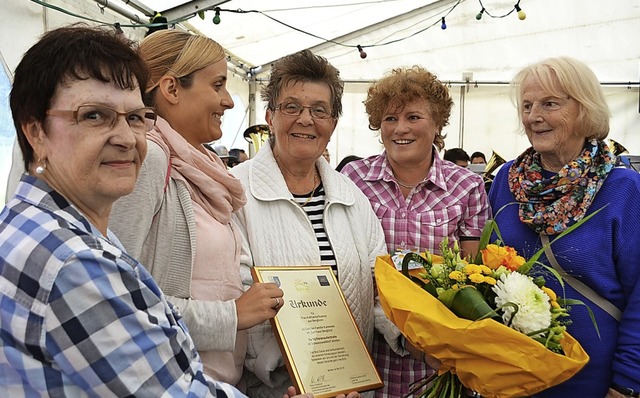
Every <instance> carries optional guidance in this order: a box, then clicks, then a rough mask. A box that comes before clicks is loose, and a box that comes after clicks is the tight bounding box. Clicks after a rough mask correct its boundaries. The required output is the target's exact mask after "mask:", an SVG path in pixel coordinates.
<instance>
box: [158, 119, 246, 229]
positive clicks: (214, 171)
mask: <svg viewBox="0 0 640 398" xmlns="http://www.w3.org/2000/svg"><path fill="white" fill-rule="evenodd" d="M147 139H149V140H150V141H153V142H155V143H156V144H158V145H159V146H160V147H161V148H162V149H163V150H164V152H165V153H166V154H167V155H168V156H169V159H170V160H171V178H173V179H174V180H181V181H184V182H185V184H186V185H187V187H188V189H189V192H190V194H191V200H193V201H194V202H196V203H198V204H199V205H200V206H202V208H203V209H204V210H205V211H206V212H207V213H208V214H210V215H211V216H212V217H213V218H215V219H216V220H218V221H219V222H220V223H222V224H228V223H230V222H231V213H233V212H235V211H237V210H238V209H240V208H241V207H242V206H244V204H245V203H246V202H247V198H246V196H245V194H244V188H243V187H242V183H241V182H240V180H238V179H237V178H235V177H234V176H232V175H231V174H229V172H228V171H227V168H226V167H225V165H224V163H222V160H220V158H219V157H218V156H216V155H215V154H213V153H211V151H208V150H206V149H205V150H204V153H203V152H201V151H199V150H198V149H197V148H194V147H193V146H192V145H190V144H189V143H188V142H187V141H186V140H185V139H184V138H183V137H182V136H181V135H180V134H179V133H178V132H177V131H175V130H174V129H173V128H172V127H171V126H170V125H169V123H168V122H167V121H166V120H164V119H162V118H160V117H158V121H157V123H156V127H155V130H152V131H149V132H148V133H147Z"/></svg>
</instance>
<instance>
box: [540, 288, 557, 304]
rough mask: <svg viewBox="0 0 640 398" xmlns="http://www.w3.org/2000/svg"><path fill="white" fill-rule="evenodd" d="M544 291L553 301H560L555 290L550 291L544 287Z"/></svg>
mask: <svg viewBox="0 0 640 398" xmlns="http://www.w3.org/2000/svg"><path fill="white" fill-rule="evenodd" d="M542 291H543V292H545V293H546V294H547V296H549V298H550V299H551V301H556V300H558V296H556V292H554V291H553V290H551V289H549V288H548V287H546V286H542Z"/></svg>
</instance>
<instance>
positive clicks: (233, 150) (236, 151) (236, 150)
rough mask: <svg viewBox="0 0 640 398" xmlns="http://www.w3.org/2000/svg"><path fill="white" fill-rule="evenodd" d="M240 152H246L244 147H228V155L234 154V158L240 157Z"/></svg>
mask: <svg viewBox="0 0 640 398" xmlns="http://www.w3.org/2000/svg"><path fill="white" fill-rule="evenodd" d="M241 153H246V152H245V151H244V149H240V148H231V149H229V156H234V157H236V158H240V154H241Z"/></svg>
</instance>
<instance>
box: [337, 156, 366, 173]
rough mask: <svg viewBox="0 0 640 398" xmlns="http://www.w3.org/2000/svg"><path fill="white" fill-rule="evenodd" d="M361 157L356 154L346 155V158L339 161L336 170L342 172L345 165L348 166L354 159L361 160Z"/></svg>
mask: <svg viewBox="0 0 640 398" xmlns="http://www.w3.org/2000/svg"><path fill="white" fill-rule="evenodd" d="M360 159H362V158H361V157H360V156H356V155H349V156H345V157H344V158H342V160H341V161H340V163H338V165H337V166H336V171H337V172H340V171H341V170H342V169H343V168H344V166H346V165H347V164H348V163H351V162H353V161H354V160H360Z"/></svg>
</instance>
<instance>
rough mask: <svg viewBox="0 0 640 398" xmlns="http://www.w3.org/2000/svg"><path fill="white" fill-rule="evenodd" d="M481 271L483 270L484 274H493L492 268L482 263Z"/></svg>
mask: <svg viewBox="0 0 640 398" xmlns="http://www.w3.org/2000/svg"><path fill="white" fill-rule="evenodd" d="M480 272H482V273H483V274H484V275H491V268H489V267H487V266H486V265H484V264H481V265H480Z"/></svg>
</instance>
